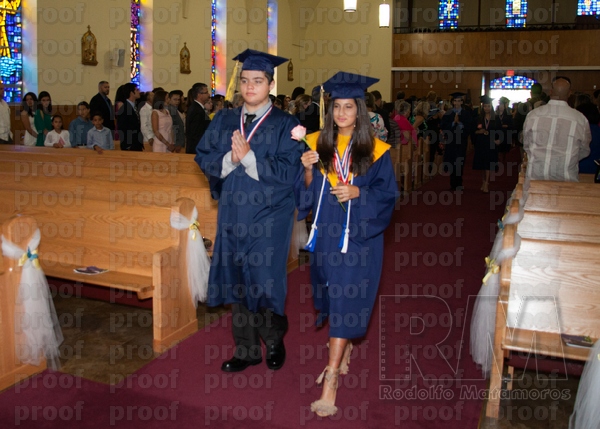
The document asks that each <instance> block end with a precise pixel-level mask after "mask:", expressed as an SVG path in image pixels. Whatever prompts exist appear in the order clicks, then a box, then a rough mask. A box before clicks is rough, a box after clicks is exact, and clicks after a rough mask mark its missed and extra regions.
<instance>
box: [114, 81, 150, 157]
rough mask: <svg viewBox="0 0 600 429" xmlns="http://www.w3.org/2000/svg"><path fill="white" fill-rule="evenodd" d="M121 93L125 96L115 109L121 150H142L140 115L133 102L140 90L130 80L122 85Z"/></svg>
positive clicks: (138, 96)
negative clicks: (117, 108) (116, 109)
mask: <svg viewBox="0 0 600 429" xmlns="http://www.w3.org/2000/svg"><path fill="white" fill-rule="evenodd" d="M120 89H121V88H120ZM121 93H122V95H121V96H122V97H126V98H125V101H123V102H122V104H121V105H120V107H119V110H118V111H117V129H118V134H119V141H120V142H121V143H120V144H121V150H131V151H138V152H141V151H143V150H144V142H143V137H142V131H141V129H140V117H139V114H138V112H137V110H136V107H135V102H136V101H137V99H138V98H140V90H139V89H138V87H137V85H136V84H135V83H132V82H130V83H126V84H125V85H123V86H122V89H121ZM107 128H109V127H107Z"/></svg>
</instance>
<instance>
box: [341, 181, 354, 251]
mask: <svg viewBox="0 0 600 429" xmlns="http://www.w3.org/2000/svg"><path fill="white" fill-rule="evenodd" d="M353 183H354V176H352V178H351V179H350V184H351V185H352V184H353ZM351 208H352V200H348V212H347V213H346V225H345V227H346V229H345V230H344V231H342V234H344V244H343V246H342V250H341V252H342V253H346V252H348V240H349V237H350V210H351Z"/></svg>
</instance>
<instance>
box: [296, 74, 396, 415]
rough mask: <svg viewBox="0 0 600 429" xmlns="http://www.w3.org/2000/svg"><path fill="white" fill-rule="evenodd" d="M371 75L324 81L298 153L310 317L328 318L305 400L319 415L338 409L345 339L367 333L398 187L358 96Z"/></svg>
mask: <svg viewBox="0 0 600 429" xmlns="http://www.w3.org/2000/svg"><path fill="white" fill-rule="evenodd" d="M378 81H379V79H373V78H369V77H366V76H358V75H354V74H350V73H342V72H340V73H338V74H336V75H335V76H333V77H332V78H331V79H330V80H328V81H327V82H325V84H324V89H325V91H326V92H328V93H330V94H331V99H332V100H333V101H332V102H330V103H329V108H328V114H327V115H326V119H325V126H324V128H323V130H321V131H320V132H317V133H314V134H310V135H309V136H307V141H308V146H309V147H310V148H311V150H309V151H307V152H305V153H304V154H303V155H302V158H301V159H302V164H303V166H304V169H303V171H302V172H301V174H300V175H299V177H298V179H297V181H296V185H295V192H296V201H297V202H298V211H299V215H298V218H299V219H304V218H306V216H308V214H309V212H311V211H312V213H313V226H312V230H311V233H310V237H309V240H308V244H307V250H309V251H311V252H313V253H314V254H315V255H314V258H311V266H310V273H311V281H312V287H313V299H314V305H315V308H316V309H317V310H318V311H319V313H320V314H319V318H318V322H317V323H318V324H321V323H322V322H323V321H324V320H325V319H326V318H327V317H328V318H329V326H330V328H329V359H328V363H327V366H326V367H325V370H324V371H323V373H322V374H321V376H320V377H319V379H318V380H317V382H321V381H322V380H323V379H325V382H324V383H323V391H322V394H321V398H320V399H319V400H317V401H315V402H313V403H312V404H311V410H312V411H313V412H315V413H317V415H319V416H321V417H324V416H329V415H333V414H335V413H336V412H337V407H336V406H335V399H336V392H337V386H338V377H339V375H340V374H347V373H348V363H349V361H350V353H351V351H352V340H353V339H357V338H360V337H363V336H364V335H365V333H366V331H367V326H368V323H369V319H370V317H371V313H372V311H373V305H374V304H375V298H376V296H377V290H378V287H379V279H380V276H381V269H382V260H383V257H382V253H383V231H384V230H385V229H386V227H387V226H388V224H389V222H390V219H391V217H392V213H393V211H394V205H395V201H396V196H397V192H398V187H397V185H396V180H395V178H394V168H393V165H392V160H391V157H390V155H389V148H390V146H389V145H388V144H386V143H384V142H382V141H381V140H379V139H377V138H374V137H373V133H372V130H371V123H370V119H369V114H368V112H367V107H366V105H365V101H364V96H365V94H364V91H365V90H366V89H367V88H368V87H369V86H370V85H372V84H373V83H375V82H378ZM317 230H318V231H319V232H318V234H317V232H316V231H317ZM358 255H360V256H358ZM356 258H359V259H360V260H361V263H359V264H356V263H355V262H356ZM323 261H339V264H338V263H336V264H332V263H327V262H323ZM357 321H358V322H357ZM356 322H357V323H356Z"/></svg>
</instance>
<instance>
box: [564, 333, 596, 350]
mask: <svg viewBox="0 0 600 429" xmlns="http://www.w3.org/2000/svg"><path fill="white" fill-rule="evenodd" d="M560 337H561V338H562V340H563V342H564V343H565V344H566V345H567V346H569V347H583V348H586V349H589V348H591V347H592V346H593V345H594V342H595V341H594V340H592V339H591V338H590V337H587V336H584V335H568V334H561V335H560Z"/></svg>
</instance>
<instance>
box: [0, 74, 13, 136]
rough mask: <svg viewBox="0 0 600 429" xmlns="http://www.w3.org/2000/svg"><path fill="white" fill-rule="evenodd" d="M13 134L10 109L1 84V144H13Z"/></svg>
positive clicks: (0, 83)
mask: <svg viewBox="0 0 600 429" xmlns="http://www.w3.org/2000/svg"><path fill="white" fill-rule="evenodd" d="M12 142H13V133H12V131H11V130H10V107H8V103H6V101H4V83H2V82H0V144H12Z"/></svg>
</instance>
